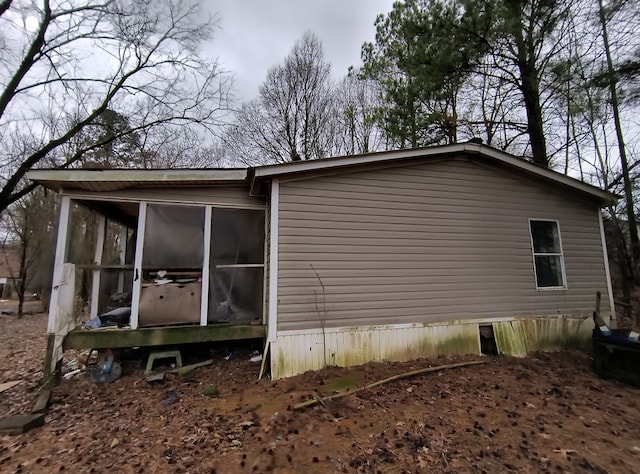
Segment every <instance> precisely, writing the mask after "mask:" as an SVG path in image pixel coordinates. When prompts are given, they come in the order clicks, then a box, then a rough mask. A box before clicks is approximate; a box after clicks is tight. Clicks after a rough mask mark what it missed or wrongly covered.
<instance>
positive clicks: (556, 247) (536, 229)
mask: <svg viewBox="0 0 640 474" xmlns="http://www.w3.org/2000/svg"><path fill="white" fill-rule="evenodd" d="M531 236H532V238H533V251H534V252H535V253H560V237H559V234H558V223H557V222H553V221H531Z"/></svg>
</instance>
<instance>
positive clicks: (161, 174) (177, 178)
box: [27, 168, 247, 184]
mask: <svg viewBox="0 0 640 474" xmlns="http://www.w3.org/2000/svg"><path fill="white" fill-rule="evenodd" d="M27 178H28V179H30V180H32V181H36V182H56V183H61V184H64V183H75V182H112V181H115V182H124V183H126V182H167V183H169V182H178V183H179V182H189V181H244V180H246V178H247V169H246V168H240V169H215V170H212V169H209V170H207V169H201V170H199V169H172V170H169V169H162V170H158V169H134V170H116V169H111V170H78V169H70V170H69V169H64V170H32V171H29V172H28V173H27Z"/></svg>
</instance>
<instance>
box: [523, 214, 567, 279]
mask: <svg viewBox="0 0 640 474" xmlns="http://www.w3.org/2000/svg"><path fill="white" fill-rule="evenodd" d="M529 224H530V227H531V242H532V244H533V258H534V266H535V272H536V284H537V286H538V288H562V287H564V286H565V281H564V272H563V255H562V244H561V240H560V229H559V227H558V223H557V222H555V221H542V220H538V221H535V220H532V221H530V222H529Z"/></svg>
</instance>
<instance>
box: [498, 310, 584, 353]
mask: <svg viewBox="0 0 640 474" xmlns="http://www.w3.org/2000/svg"><path fill="white" fill-rule="evenodd" d="M586 324H587V323H586V321H585V320H584V319H579V318H567V317H561V316H559V317H558V318H544V319H522V320H517V321H507V322H501V323H493V332H494V335H495V339H496V344H497V346H498V351H499V352H500V353H501V354H507V355H511V356H516V357H524V356H525V355H527V354H528V353H530V352H536V351H555V350H562V349H582V348H585V347H587V346H588V341H589V328H587V327H586Z"/></svg>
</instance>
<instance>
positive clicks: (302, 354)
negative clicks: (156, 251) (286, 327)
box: [271, 324, 480, 379]
mask: <svg viewBox="0 0 640 474" xmlns="http://www.w3.org/2000/svg"><path fill="white" fill-rule="evenodd" d="M479 353H480V339H479V335H478V324H455V325H446V324H444V325H440V326H438V325H422V324H403V325H390V326H364V327H348V328H331V329H326V330H325V331H323V330H322V329H310V330H305V331H281V332H278V336H277V340H276V341H274V342H272V343H271V376H272V378H274V379H276V378H282V377H290V376H293V375H297V374H301V373H303V372H306V371H307V370H318V369H321V368H322V367H325V366H327V365H337V366H341V367H347V366H351V365H358V364H364V363H367V362H372V361H405V360H412V359H418V358H421V357H434V356H437V355H461V354H479Z"/></svg>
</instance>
